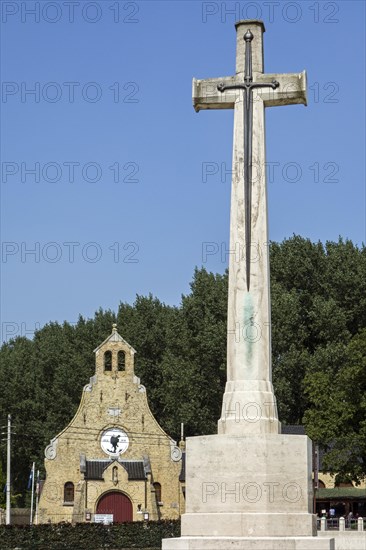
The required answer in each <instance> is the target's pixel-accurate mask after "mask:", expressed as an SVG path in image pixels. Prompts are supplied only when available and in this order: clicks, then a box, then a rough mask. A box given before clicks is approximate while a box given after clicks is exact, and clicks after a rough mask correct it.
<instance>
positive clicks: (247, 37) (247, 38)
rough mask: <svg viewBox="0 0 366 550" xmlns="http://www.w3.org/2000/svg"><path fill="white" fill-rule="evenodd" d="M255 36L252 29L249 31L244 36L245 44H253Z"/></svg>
mask: <svg viewBox="0 0 366 550" xmlns="http://www.w3.org/2000/svg"><path fill="white" fill-rule="evenodd" d="M253 38H254V36H253V34H252V32H251V30H250V29H248V30H247V32H246V33H245V34H244V40H245V42H251V41H252V40H253Z"/></svg>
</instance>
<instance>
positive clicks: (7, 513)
mask: <svg viewBox="0 0 366 550" xmlns="http://www.w3.org/2000/svg"><path fill="white" fill-rule="evenodd" d="M10 449H11V415H10V414H8V438H7V449H6V520H5V522H6V525H10V521H11V519H10V484H11V475H10V473H11V470H10V457H11V452H10Z"/></svg>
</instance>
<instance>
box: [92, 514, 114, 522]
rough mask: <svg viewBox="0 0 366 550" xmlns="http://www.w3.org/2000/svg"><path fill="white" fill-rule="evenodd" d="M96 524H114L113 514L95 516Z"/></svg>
mask: <svg viewBox="0 0 366 550" xmlns="http://www.w3.org/2000/svg"><path fill="white" fill-rule="evenodd" d="M94 523H104V525H109V523H113V514H94Z"/></svg>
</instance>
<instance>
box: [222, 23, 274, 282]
mask: <svg viewBox="0 0 366 550" xmlns="http://www.w3.org/2000/svg"><path fill="white" fill-rule="evenodd" d="M253 38H254V36H253V34H252V32H251V31H250V29H248V30H247V32H246V33H245V35H244V41H245V76H244V82H238V83H237V84H224V83H223V82H221V83H220V84H218V86H217V89H218V91H219V92H221V93H222V92H225V91H226V90H243V91H244V107H245V108H244V194H245V263H246V284H247V291H248V292H249V290H250V262H251V254H250V251H251V225H252V143H253V93H252V92H253V90H254V89H255V88H272V90H275V89H276V88H278V87H279V85H280V84H279V82H277V80H275V79H273V80H272V82H253V74H252V47H251V43H252V40H253Z"/></svg>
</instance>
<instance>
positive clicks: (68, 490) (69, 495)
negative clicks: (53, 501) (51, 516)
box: [64, 481, 74, 503]
mask: <svg viewBox="0 0 366 550" xmlns="http://www.w3.org/2000/svg"><path fill="white" fill-rule="evenodd" d="M64 502H66V503H73V502H74V484H73V482H72V481H68V482H67V483H65V485H64Z"/></svg>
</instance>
